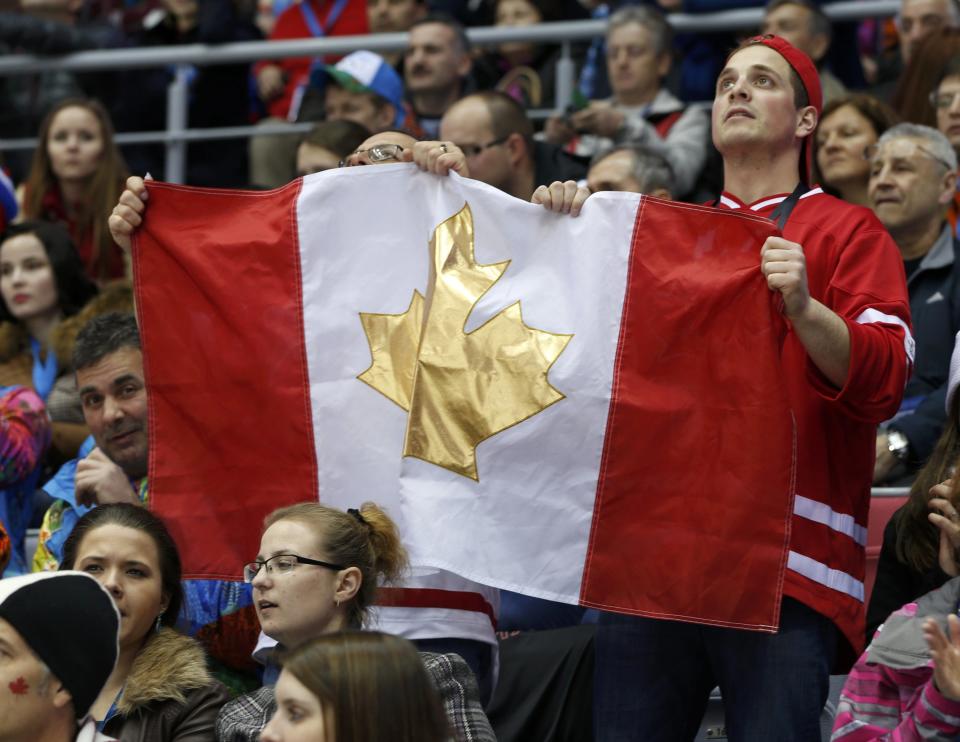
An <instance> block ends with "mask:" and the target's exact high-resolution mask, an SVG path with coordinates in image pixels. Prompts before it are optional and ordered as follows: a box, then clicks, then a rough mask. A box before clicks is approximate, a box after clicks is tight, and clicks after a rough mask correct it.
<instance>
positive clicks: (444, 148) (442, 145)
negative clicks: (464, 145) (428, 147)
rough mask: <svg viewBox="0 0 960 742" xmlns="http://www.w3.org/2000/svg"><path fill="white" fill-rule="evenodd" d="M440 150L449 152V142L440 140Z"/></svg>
mask: <svg viewBox="0 0 960 742" xmlns="http://www.w3.org/2000/svg"><path fill="white" fill-rule="evenodd" d="M440 151H441V152H443V154H447V143H446V142H440Z"/></svg>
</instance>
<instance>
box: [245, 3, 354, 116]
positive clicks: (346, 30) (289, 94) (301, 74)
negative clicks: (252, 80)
mask: <svg viewBox="0 0 960 742" xmlns="http://www.w3.org/2000/svg"><path fill="white" fill-rule="evenodd" d="M304 1H305V2H307V3H309V4H310V7H311V8H313V11H314V13H315V15H316V18H317V20H318V21H319V23H320V25H321V26H322V27H323V29H324V35H325V36H348V35H355V34H365V33H367V4H366V3H365V2H360V1H359V0H347V3H346V5H345V6H344V8H343V11H342V12H341V13H340V15H339V16H338V17H337V19H336V20H335V21H334V22H333V24H332V25H330V26H328V24H329V18H328V16H329V15H330V11H331V9H332V8H333V6H334V3H333V2H331V0H304ZM312 36H313V33H312V32H311V30H310V26H309V25H308V24H307V20H306V18H305V16H304V14H303V9H302V8H301V7H300V3H295V4H293V5H291V6H290V7H289V8H287V9H286V10H285V11H283V12H282V13H281V14H280V17H279V18H277V22H276V24H275V25H274V27H273V31H272V32H271V33H270V41H280V40H283V39H309V38H311V37H312ZM328 61H330V62H331V63H332V62H334V61H336V60H335V59H330V60H328ZM312 63H313V59H311V58H310V57H296V58H292V59H268V60H265V61H263V62H257V64H255V65H254V67H253V72H254V75H258V74H260V70H261V69H262V68H263V67H265V66H266V65H271V64H274V65H277V66H278V67H280V69H282V70H283V73H284V76H285V78H286V83H285V87H284V89H283V95H281V96H279V97H277V98H274V99H273V100H272V101H270V102H269V103H267V111H268V113H269V114H270V115H271V116H276V117H277V118H281V119H286V118H287V116H288V114H289V113H290V104H291V103H292V102H293V98H294V95H295V93H296V92H297V89H298V88H299V87H301V86H302V85H306V83H307V82H308V81H309V77H310V65H311V64H312Z"/></svg>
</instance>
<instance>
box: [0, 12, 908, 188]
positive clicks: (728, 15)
mask: <svg viewBox="0 0 960 742" xmlns="http://www.w3.org/2000/svg"><path fill="white" fill-rule="evenodd" d="M823 7H824V11H825V12H826V14H827V15H828V16H829V17H830V18H831V20H834V21H849V20H860V19H863V18H873V17H888V16H892V15H895V14H896V12H897V11H898V10H899V7H900V0H854V1H851V0H846V1H844V2H834V3H829V4H826V5H824V6H823ZM762 18H763V9H762V8H743V9H739V10H725V11H719V12H716V13H704V14H699V15H692V14H687V13H675V14H672V15H670V16H668V20H669V21H670V24H671V25H672V26H673V28H674V29H675V30H676V31H678V32H684V33H717V32H722V31H737V30H744V29H750V28H757V27H759V25H760V23H761V21H762ZM605 29H606V21H603V20H592V21H559V22H555V23H541V24H538V25H536V26H524V27H513V28H504V27H485V28H471V29H468V30H467V35H468V36H469V38H470V41H471V43H473V44H474V45H476V46H478V47H490V46H495V45H497V44H501V43H504V42H516V41H526V42H537V43H559V44H560V45H561V55H560V58H559V60H558V62H557V84H556V97H555V101H554V105H555V109H554V110H562V109H563V108H564V106H566V104H567V103H568V102H569V101H570V99H571V97H572V95H573V88H574V82H575V79H576V70H575V68H574V62H573V56H572V47H571V45H572V44H573V43H574V42H578V41H587V40H590V39H594V38H597V37H599V36H602V35H603V33H604V31H605ZM406 46H407V34H406V33H391V34H369V35H363V36H330V37H324V38H309V39H291V40H286V41H249V42H236V43H229V44H220V45H216V46H212V45H207V44H183V45H178V46H162V47H148V48H140V49H112V50H97V51H86V52H76V53H74V54H66V55H63V56H57V57H37V56H32V55H25V54H19V55H18V54H11V55H7V56H6V57H4V58H2V59H0V76H9V75H24V74H32V73H37V72H49V71H52V70H61V71H69V72H92V71H98V70H114V69H118V68H121V67H122V68H123V69H142V68H147V67H166V66H173V67H174V75H173V79H172V80H171V82H170V86H169V88H168V89H167V122H166V123H167V128H166V130H165V131H152V132H124V133H121V134H118V135H117V141H118V142H120V143H121V144H134V143H137V144H139V143H144V142H164V143H165V144H166V172H165V178H166V180H168V181H170V182H173V183H182V182H183V176H184V172H185V164H186V143H187V142H189V141H200V140H207V139H230V138H237V137H247V136H251V135H253V134H258V135H259V134H271V133H289V132H297V131H305V130H306V129H309V128H310V124H291V125H289V126H284V127H282V128H274V129H269V128H267V127H263V126H257V127H253V126H237V127H221V128H216V129H213V128H208V129H189V128H188V127H187V115H188V100H189V92H190V91H189V70H190V68H191V67H193V66H212V65H222V64H242V63H247V62H254V61H261V60H265V59H285V58H288V57H319V56H326V55H342V54H348V53H350V52H352V51H357V50H358V49H369V50H371V51H375V52H381V53H385V52H397V51H401V50H403V49H405V48H406ZM35 146H36V139H35V138H29V139H6V140H3V139H0V150H18V149H33V148H34V147H35Z"/></svg>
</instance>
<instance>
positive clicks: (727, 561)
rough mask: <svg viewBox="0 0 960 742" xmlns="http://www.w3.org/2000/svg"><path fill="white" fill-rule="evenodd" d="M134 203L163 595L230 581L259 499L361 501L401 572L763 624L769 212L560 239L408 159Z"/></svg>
mask: <svg viewBox="0 0 960 742" xmlns="http://www.w3.org/2000/svg"><path fill="white" fill-rule="evenodd" d="M149 193H150V198H149V203H148V209H147V214H146V219H145V222H144V226H143V227H142V228H141V229H140V230H139V231H138V233H137V237H136V240H135V246H134V258H135V261H134V262H135V281H136V290H137V297H138V311H139V317H140V324H141V332H142V339H143V343H144V365H145V373H146V381H147V384H148V389H149V405H150V408H149V414H150V445H151V450H150V474H149V476H150V482H151V499H152V503H153V507H154V508H155V509H156V510H157V511H159V513H160V514H161V515H163V516H165V517H166V518H167V519H168V521H169V522H170V524H171V527H172V530H173V532H174V535H175V536H176V537H177V540H178V543H179V544H181V548H182V552H183V559H184V565H185V572H186V574H187V575H189V576H193V577H215V578H225V579H231V578H239V572H240V565H241V564H242V563H243V562H245V561H249V560H250V559H251V558H252V557H253V555H255V554H256V553H257V546H258V539H259V532H260V525H261V523H262V520H263V516H265V515H266V514H267V513H269V512H270V511H272V510H273V509H275V508H277V507H280V506H282V505H286V504H290V503H293V502H299V501H303V500H307V499H313V498H317V497H319V499H320V500H321V501H322V502H325V503H328V504H332V505H335V506H338V507H355V506H358V505H359V504H360V503H361V502H363V501H365V500H373V501H375V502H378V503H380V504H382V505H383V506H385V507H386V508H387V510H388V512H390V514H391V515H392V516H393V517H394V518H395V519H396V520H397V522H398V524H399V525H400V528H401V532H402V534H403V537H404V541H405V543H406V545H407V548H408V549H409V551H410V554H411V561H412V563H413V564H414V565H415V567H416V568H417V569H420V570H426V571H429V570H434V569H441V570H448V571H450V572H453V573H455V574H458V575H461V576H464V577H467V578H469V579H472V580H475V581H477V582H480V583H483V584H488V585H493V586H496V587H502V588H507V589H510V590H514V591H518V592H522V593H525V594H529V595H534V596H539V597H543V598H549V599H551V600H559V601H564V602H568V603H579V604H581V605H587V606H595V607H599V608H603V609H608V610H615V611H621V612H626V613H633V614H638V615H646V616H654V617H668V618H675V619H680V620H689V621H697V622H703V623H709V624H714V625H723V626H735V627H743V628H752V629H758V630H766V631H774V630H775V629H776V626H777V624H778V618H779V606H780V600H781V594H782V584H783V576H784V570H785V565H786V556H787V544H788V541H789V528H790V518H791V513H792V510H793V496H794V493H793V483H794V474H795V472H794V467H795V451H794V426H793V418H792V415H791V411H790V409H789V405H788V403H787V399H786V393H785V391H784V389H783V386H782V383H781V379H780V366H779V354H780V348H781V344H782V342H783V338H784V333H785V323H784V321H783V319H782V317H781V314H780V311H779V307H778V303H777V301H776V299H775V295H774V294H772V293H771V292H770V291H769V290H768V289H767V287H766V282H765V280H764V278H763V276H762V274H761V272H760V269H759V262H760V259H759V252H760V248H761V246H762V244H763V241H764V239H765V238H766V237H767V236H769V235H771V234H775V233H776V231H775V228H774V227H773V225H772V224H771V223H770V222H769V221H768V220H766V219H763V218H760V217H758V216H755V215H752V214H741V213H724V212H720V211H718V210H715V209H711V208H706V207H700V206H693V205H690V204H681V203H672V202H665V201H660V200H657V199H654V198H648V197H638V196H635V195H630V194H614V193H603V194H595V195H594V196H591V198H590V199H589V200H588V201H587V203H586V205H585V208H584V209H583V212H582V214H581V216H579V217H577V218H572V217H569V216H566V215H560V214H553V213H548V212H547V211H546V210H544V209H543V208H542V207H539V206H535V205H532V204H527V203H523V202H521V201H519V200H517V199H514V198H511V197H509V196H506V195H504V194H503V193H501V192H499V191H497V190H496V189H493V188H490V187H489V186H486V185H484V184H482V183H478V182H475V181H472V180H468V179H463V178H460V177H458V176H455V175H451V176H450V177H437V176H433V175H430V174H426V173H421V172H419V171H417V170H416V169H415V167H414V166H413V165H388V166H378V167H364V168H349V169H344V170H337V171H328V172H325V173H320V174H317V175H313V176H309V177H307V178H305V179H304V180H302V181H295V182H294V183H291V184H290V185H288V186H286V187H284V188H281V189H279V190H276V191H270V192H261V193H253V192H250V193H248V192H235V191H206V190H199V189H191V188H186V187H182V186H173V185H168V184H160V183H157V184H153V183H151V184H150V185H149ZM758 451H762V452H763V454H762V455H757V452H758Z"/></svg>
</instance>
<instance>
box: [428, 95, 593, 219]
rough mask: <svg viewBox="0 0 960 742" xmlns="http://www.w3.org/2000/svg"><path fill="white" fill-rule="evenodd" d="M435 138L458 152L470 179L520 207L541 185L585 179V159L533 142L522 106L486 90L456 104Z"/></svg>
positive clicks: (530, 127) (543, 143)
mask: <svg viewBox="0 0 960 742" xmlns="http://www.w3.org/2000/svg"><path fill="white" fill-rule="evenodd" d="M440 136H441V138H442V139H444V140H446V141H450V142H453V143H455V144H456V145H457V146H458V147H459V148H460V149H461V150H462V151H463V153H464V155H465V156H466V160H467V163H468V164H469V166H470V173H471V176H470V177H472V178H476V179H477V180H482V181H483V182H484V183H487V184H489V185H492V186H493V187H494V188H499V189H500V190H501V191H503V192H504V193H509V194H510V195H511V196H516V197H517V198H519V199H522V200H524V201H529V200H530V197H531V196H532V195H533V192H534V190H535V189H536V187H537V186H538V185H539V184H541V183H552V182H554V181H566V180H581V179H582V178H585V177H586V175H587V167H588V163H587V158H585V157H578V156H576V155H571V154H569V153H567V152H564V151H563V150H562V149H561V148H560V147H558V146H556V145H554V144H550V143H548V142H541V141H537V140H535V139H534V138H533V124H531V123H530V119H529V118H527V114H526V111H524V109H523V106H521V105H520V104H519V103H517V101H515V100H514V99H513V98H511V97H510V96H508V95H506V94H505V93H500V92H495V91H492V90H491V91H484V92H482V93H474V94H473V95H468V96H466V97H465V98H461V99H460V100H459V101H457V102H456V103H454V104H453V105H452V106H451V107H450V108H449V109H448V110H447V112H446V113H445V114H444V115H443V118H442V119H441V120H440Z"/></svg>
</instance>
